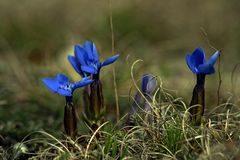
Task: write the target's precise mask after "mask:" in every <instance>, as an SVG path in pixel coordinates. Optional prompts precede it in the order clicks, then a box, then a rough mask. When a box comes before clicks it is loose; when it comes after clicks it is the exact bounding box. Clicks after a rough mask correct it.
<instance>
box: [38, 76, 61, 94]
mask: <svg viewBox="0 0 240 160" xmlns="http://www.w3.org/2000/svg"><path fill="white" fill-rule="evenodd" d="M42 82H43V83H44V84H45V85H46V86H47V88H48V89H49V90H50V91H52V92H54V93H57V91H58V88H59V86H60V84H59V83H58V82H57V81H56V79H55V78H43V79H42Z"/></svg>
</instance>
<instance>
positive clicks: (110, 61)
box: [102, 54, 119, 66]
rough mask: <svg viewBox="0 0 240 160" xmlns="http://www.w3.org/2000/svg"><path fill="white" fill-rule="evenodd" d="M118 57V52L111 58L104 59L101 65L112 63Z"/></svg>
mask: <svg viewBox="0 0 240 160" xmlns="http://www.w3.org/2000/svg"><path fill="white" fill-rule="evenodd" d="M118 58H119V54H117V55H115V56H112V57H111V58H108V59H106V60H105V61H104V62H103V63H102V66H106V65H109V64H112V63H113V62H115V61H116V60H117V59H118Z"/></svg>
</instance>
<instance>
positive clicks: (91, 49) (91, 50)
mask: <svg viewBox="0 0 240 160" xmlns="http://www.w3.org/2000/svg"><path fill="white" fill-rule="evenodd" d="M83 47H84V49H85V50H86V51H87V53H88V58H89V59H90V60H92V61H95V62H96V61H99V57H98V51H97V48H96V46H95V44H94V43H93V42H91V41H86V42H85V43H84V45H83Z"/></svg>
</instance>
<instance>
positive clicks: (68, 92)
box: [57, 88, 72, 97]
mask: <svg viewBox="0 0 240 160" xmlns="http://www.w3.org/2000/svg"><path fill="white" fill-rule="evenodd" d="M57 93H58V94H60V95H62V96H65V97H66V96H67V97H70V96H72V91H69V90H65V89H62V88H59V89H58V91H57Z"/></svg>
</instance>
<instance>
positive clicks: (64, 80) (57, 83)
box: [42, 74, 93, 97]
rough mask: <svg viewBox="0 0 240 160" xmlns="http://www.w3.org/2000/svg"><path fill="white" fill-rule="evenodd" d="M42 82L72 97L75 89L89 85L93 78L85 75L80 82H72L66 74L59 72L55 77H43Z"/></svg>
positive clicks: (59, 92)
mask: <svg viewBox="0 0 240 160" xmlns="http://www.w3.org/2000/svg"><path fill="white" fill-rule="evenodd" d="M42 82H43V83H44V84H45V85H46V86H47V88H48V89H49V90H50V91H52V92H54V93H57V94H60V95H62V96H66V97H71V96H72V94H73V91H74V90H75V89H77V88H80V87H83V86H86V85H89V84H91V83H92V82H93V80H90V79H89V78H88V77H85V78H83V79H82V80H80V81H79V82H76V83H71V82H70V81H69V79H68V77H67V76H66V75H64V74H57V75H56V77H54V78H43V79H42Z"/></svg>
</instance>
